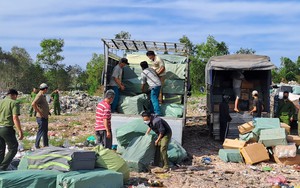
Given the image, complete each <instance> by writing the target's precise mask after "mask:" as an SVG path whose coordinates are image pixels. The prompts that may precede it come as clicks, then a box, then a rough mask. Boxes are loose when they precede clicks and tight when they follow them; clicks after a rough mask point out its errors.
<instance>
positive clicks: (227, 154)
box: [219, 149, 243, 163]
mask: <svg viewBox="0 0 300 188" xmlns="http://www.w3.org/2000/svg"><path fill="white" fill-rule="evenodd" d="M219 157H220V159H221V160H222V161H224V162H233V163H240V162H243V158H242V156H241V153H240V150H239V149H220V150H219Z"/></svg>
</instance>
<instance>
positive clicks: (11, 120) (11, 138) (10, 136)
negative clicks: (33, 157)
mask: <svg viewBox="0 0 300 188" xmlns="http://www.w3.org/2000/svg"><path fill="white" fill-rule="evenodd" d="M17 97H18V92H17V91H16V90H15V89H10V90H9V91H8V92H7V96H6V97H5V98H4V99H3V100H1V101H0V171H3V170H6V169H7V167H8V166H9V164H10V162H11V161H12V160H13V158H14V157H15V155H16V154H17V152H18V141H17V138H16V131H15V129H14V127H13V126H14V125H15V126H16V128H17V131H18V135H19V137H18V139H19V140H22V139H23V132H22V129H21V123H20V120H19V115H20V105H19V102H17V101H16V99H17ZM6 145H7V148H8V152H7V154H6V155H5V148H6Z"/></svg>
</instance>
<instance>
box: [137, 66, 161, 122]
mask: <svg viewBox="0 0 300 188" xmlns="http://www.w3.org/2000/svg"><path fill="white" fill-rule="evenodd" d="M140 66H141V67H142V70H143V72H142V73H141V77H142V92H145V84H146V83H147V84H148V85H149V89H150V90H151V94H150V99H151V103H152V106H153V109H154V113H155V115H158V116H161V115H162V113H161V111H160V106H159V101H158V96H159V91H160V88H161V81H160V79H159V77H158V76H157V74H156V72H155V70H154V69H152V68H149V66H148V63H147V61H143V62H141V63H140Z"/></svg>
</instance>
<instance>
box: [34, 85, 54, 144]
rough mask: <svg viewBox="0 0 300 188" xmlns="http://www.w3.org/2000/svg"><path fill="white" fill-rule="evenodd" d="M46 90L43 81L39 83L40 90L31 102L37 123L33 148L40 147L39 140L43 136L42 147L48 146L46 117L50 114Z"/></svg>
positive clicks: (46, 87)
mask: <svg viewBox="0 0 300 188" xmlns="http://www.w3.org/2000/svg"><path fill="white" fill-rule="evenodd" d="M47 91H48V86H47V84H45V83H42V84H41V85H40V91H39V92H38V94H37V95H36V97H35V99H34V100H33V102H32V107H33V108H34V110H35V111H36V112H37V114H36V121H37V124H38V126H39V127H38V132H37V135H36V140H35V148H37V149H38V148H40V140H41V138H42V137H43V144H44V147H47V146H49V141H48V117H49V114H50V111H49V105H48V102H47V100H46V96H45V94H46V93H47Z"/></svg>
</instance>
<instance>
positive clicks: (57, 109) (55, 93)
mask: <svg viewBox="0 0 300 188" xmlns="http://www.w3.org/2000/svg"><path fill="white" fill-rule="evenodd" d="M51 99H52V100H53V108H54V114H55V115H60V104H59V93H58V89H56V90H54V91H53V92H52V93H51Z"/></svg>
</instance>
